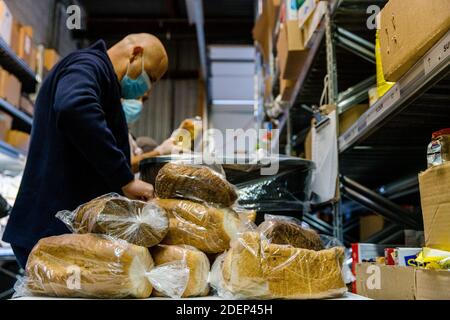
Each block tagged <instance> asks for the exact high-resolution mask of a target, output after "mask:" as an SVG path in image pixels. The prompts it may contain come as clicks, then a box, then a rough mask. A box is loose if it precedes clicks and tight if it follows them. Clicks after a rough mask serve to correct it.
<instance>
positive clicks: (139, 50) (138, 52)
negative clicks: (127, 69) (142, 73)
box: [130, 46, 144, 63]
mask: <svg viewBox="0 0 450 320" xmlns="http://www.w3.org/2000/svg"><path fill="white" fill-rule="evenodd" d="M143 54H144V48H143V47H140V46H136V47H134V48H133V52H132V54H131V58H130V63H133V61H134V60H135V59H136V58H137V57H140V56H142V55H143Z"/></svg>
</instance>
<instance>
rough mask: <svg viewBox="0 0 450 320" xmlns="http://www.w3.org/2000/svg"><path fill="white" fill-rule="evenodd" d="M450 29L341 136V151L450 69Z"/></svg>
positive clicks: (405, 104)
mask: <svg viewBox="0 0 450 320" xmlns="http://www.w3.org/2000/svg"><path fill="white" fill-rule="evenodd" d="M449 46H450V31H449V32H447V34H446V35H445V36H444V37H443V38H442V39H441V40H440V41H439V42H438V43H437V44H436V45H435V46H434V47H433V48H432V49H431V50H430V51H429V52H428V53H427V54H426V55H425V56H424V57H422V58H421V59H420V61H419V62H418V63H417V64H416V65H415V66H414V67H413V68H412V69H411V70H409V71H408V73H406V74H405V75H404V76H403V77H402V78H401V79H400V80H399V81H398V82H397V83H396V84H395V85H394V86H393V87H392V88H391V89H390V90H389V91H388V92H387V93H386V94H385V95H384V96H383V97H381V98H380V99H379V100H378V101H377V102H376V103H375V104H374V105H373V106H372V107H371V108H370V109H369V110H367V111H366V112H365V113H364V114H363V115H362V116H361V118H360V119H359V120H358V121H357V122H356V123H355V124H354V125H353V126H352V127H350V129H348V130H347V131H346V132H345V133H344V134H342V135H341V136H340V137H339V151H340V152H344V151H346V150H347V149H349V148H351V147H352V146H354V145H356V144H358V142H360V141H362V140H363V139H364V138H366V137H367V136H369V135H370V134H371V133H372V132H374V131H375V130H376V129H379V128H381V127H382V126H383V122H385V121H386V120H388V119H389V118H390V117H391V116H392V115H394V114H396V113H398V112H400V111H402V110H403V109H404V108H406V107H407V106H408V105H409V104H411V103H412V102H413V101H414V100H416V99H417V98H418V97H420V95H421V94H422V93H424V92H425V91H426V90H427V89H429V88H431V87H432V86H433V85H434V84H436V83H437V82H439V81H440V80H442V78H444V77H445V76H446V75H447V74H448V73H449V72H450V49H449Z"/></svg>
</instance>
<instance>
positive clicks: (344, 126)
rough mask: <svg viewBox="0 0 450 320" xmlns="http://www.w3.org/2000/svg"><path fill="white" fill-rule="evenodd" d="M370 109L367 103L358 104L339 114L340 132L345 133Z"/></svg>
mask: <svg viewBox="0 0 450 320" xmlns="http://www.w3.org/2000/svg"><path fill="white" fill-rule="evenodd" d="M368 109H369V106H368V105H367V104H358V105H355V106H353V107H351V108H349V109H347V110H346V111H345V112H344V113H342V114H341V115H340V116H339V134H343V133H345V132H346V131H347V130H348V129H350V127H351V126H352V125H353V124H354V123H355V122H356V121H358V119H359V118H360V117H361V116H362V115H363V113H364V112H366V111H367V110H368Z"/></svg>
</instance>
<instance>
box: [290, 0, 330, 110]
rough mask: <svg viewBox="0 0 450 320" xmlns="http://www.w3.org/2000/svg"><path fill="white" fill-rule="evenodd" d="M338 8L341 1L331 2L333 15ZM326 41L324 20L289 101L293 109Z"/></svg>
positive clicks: (317, 31)
mask: <svg viewBox="0 0 450 320" xmlns="http://www.w3.org/2000/svg"><path fill="white" fill-rule="evenodd" d="M338 6H339V1H337V0H330V1H329V8H330V10H331V12H330V14H331V15H333V14H334V13H335V12H336V10H337V8H338ZM324 39H325V19H322V22H321V23H320V25H319V27H318V28H317V30H316V35H315V39H314V42H313V44H312V46H311V47H310V48H309V51H308V55H307V57H306V59H305V62H304V65H303V67H302V70H301V72H300V75H299V76H298V78H297V81H296V83H295V86H294V89H293V91H292V96H291V99H290V101H289V105H290V106H291V107H292V106H293V105H294V104H295V102H296V101H297V97H298V95H299V93H300V91H301V90H302V88H303V87H304V85H305V83H306V81H307V79H308V76H309V74H310V71H311V69H312V66H313V63H314V60H315V59H316V57H317V56H318V54H319V51H320V48H321V45H322V41H323V40H324Z"/></svg>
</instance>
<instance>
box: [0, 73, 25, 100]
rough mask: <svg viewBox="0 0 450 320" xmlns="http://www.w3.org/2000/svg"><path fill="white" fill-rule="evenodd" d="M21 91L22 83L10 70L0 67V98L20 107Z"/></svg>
mask: <svg viewBox="0 0 450 320" xmlns="http://www.w3.org/2000/svg"><path fill="white" fill-rule="evenodd" d="M21 92H22V83H21V82H20V81H19V80H18V79H17V78H16V77H15V76H14V75H12V74H10V73H9V72H8V71H6V70H4V69H0V98H3V99H5V100H6V101H8V102H9V103H10V104H12V105H14V106H16V107H18V106H19V102H20V95H21Z"/></svg>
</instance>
